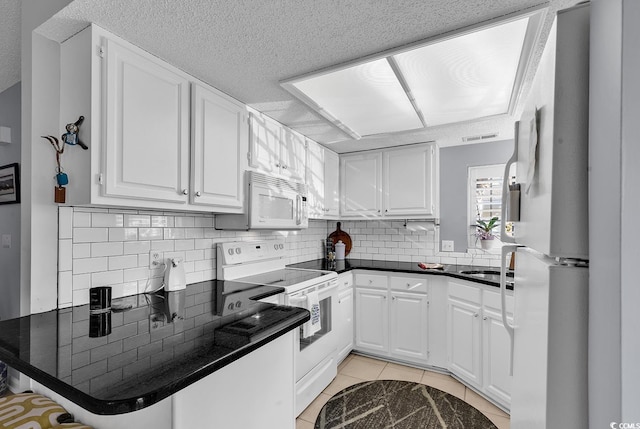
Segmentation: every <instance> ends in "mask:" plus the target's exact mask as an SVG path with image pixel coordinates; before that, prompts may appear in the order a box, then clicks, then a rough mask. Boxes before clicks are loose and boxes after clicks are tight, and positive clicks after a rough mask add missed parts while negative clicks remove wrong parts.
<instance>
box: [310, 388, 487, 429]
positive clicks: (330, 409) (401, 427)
mask: <svg viewBox="0 0 640 429" xmlns="http://www.w3.org/2000/svg"><path fill="white" fill-rule="evenodd" d="M338 428H340V429H342V428H344V429H383V428H384V429H432V428H438V429H442V428H447V429H497V428H496V426H495V425H494V424H493V423H491V421H490V420H489V419H488V418H487V417H485V416H484V415H483V414H482V413H481V412H480V411H478V410H476V409H475V408H473V407H472V406H471V405H469V404H467V403H466V402H464V401H463V400H461V399H458V398H456V397H455V396H453V395H450V394H448V393H446V392H443V391H441V390H438V389H436V388H433V387H430V386H426V385H424V384H419V383H411V382H408V381H398V380H376V381H367V382H364V383H359V384H355V385H353V386H350V387H347V388H346V389H344V390H342V391H340V392H338V393H336V394H335V395H334V396H333V397H332V398H331V399H329V401H328V402H327V403H326V404H325V406H324V407H322V410H320V414H319V415H318V418H317V419H316V424H315V426H314V429H338Z"/></svg>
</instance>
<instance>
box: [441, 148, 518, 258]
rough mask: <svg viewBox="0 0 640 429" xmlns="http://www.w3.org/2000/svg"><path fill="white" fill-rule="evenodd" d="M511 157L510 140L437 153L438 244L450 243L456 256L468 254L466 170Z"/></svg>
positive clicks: (447, 149)
mask: <svg viewBox="0 0 640 429" xmlns="http://www.w3.org/2000/svg"><path fill="white" fill-rule="evenodd" d="M512 153H513V140H503V141H497V142H488V143H476V144H469V145H463V146H451V147H444V148H441V149H440V240H453V241H454V250H455V251H456V252H466V251H467V231H468V224H467V223H468V220H467V212H468V210H469V209H468V207H467V170H468V168H469V167H473V166H478V165H492V164H503V163H506V162H507V161H508V160H509V157H510V156H511V154H512Z"/></svg>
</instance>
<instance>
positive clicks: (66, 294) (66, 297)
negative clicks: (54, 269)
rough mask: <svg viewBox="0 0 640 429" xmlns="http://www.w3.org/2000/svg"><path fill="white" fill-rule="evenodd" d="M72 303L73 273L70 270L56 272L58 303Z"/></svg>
mask: <svg viewBox="0 0 640 429" xmlns="http://www.w3.org/2000/svg"><path fill="white" fill-rule="evenodd" d="M72 303H73V274H72V272H71V271H60V272H59V273H58V305H61V304H72Z"/></svg>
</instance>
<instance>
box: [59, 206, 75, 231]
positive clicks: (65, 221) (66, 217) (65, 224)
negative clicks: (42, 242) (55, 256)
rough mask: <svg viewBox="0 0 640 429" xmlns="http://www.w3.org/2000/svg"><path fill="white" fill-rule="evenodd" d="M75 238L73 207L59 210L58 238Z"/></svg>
mask: <svg viewBox="0 0 640 429" xmlns="http://www.w3.org/2000/svg"><path fill="white" fill-rule="evenodd" d="M71 237H73V207H59V208H58V238H71Z"/></svg>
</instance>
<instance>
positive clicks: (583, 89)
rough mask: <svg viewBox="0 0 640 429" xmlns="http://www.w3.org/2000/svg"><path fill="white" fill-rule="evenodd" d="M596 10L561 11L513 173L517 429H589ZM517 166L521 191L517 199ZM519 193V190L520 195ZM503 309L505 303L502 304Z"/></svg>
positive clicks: (520, 134)
mask: <svg viewBox="0 0 640 429" xmlns="http://www.w3.org/2000/svg"><path fill="white" fill-rule="evenodd" d="M588 119H589V5H588V4H585V5H579V6H575V7H573V8H570V9H566V10H564V11H560V12H558V15H557V17H556V20H555V22H554V26H553V28H552V30H551V33H550V35H549V39H548V41H547V43H546V46H545V49H544V52H543V54H542V57H541V61H540V64H539V68H538V71H537V73H536V77H535V79H534V82H533V84H532V87H531V91H530V93H529V95H528V98H527V102H526V107H525V109H524V111H523V114H522V116H521V118H520V121H519V122H518V124H516V145H515V150H514V155H513V156H512V158H511V160H510V161H509V163H508V164H507V167H506V171H505V184H504V186H505V189H504V190H505V192H504V198H505V201H504V202H503V219H509V217H508V216H511V217H512V219H513V220H514V236H513V238H512V239H511V240H509V239H508V238H504V237H506V232H505V231H504V225H505V224H506V222H502V223H503V238H504V239H503V241H507V242H508V241H511V244H509V245H506V246H504V247H503V254H502V256H503V257H502V273H503V275H502V282H501V283H502V293H503V296H504V287H505V286H504V280H505V275H504V273H505V271H506V267H505V265H506V260H507V255H508V254H509V253H510V252H512V251H515V253H516V256H515V276H514V279H515V286H514V297H515V311H514V319H513V325H511V324H510V323H509V321H508V320H507V318H506V316H505V315H503V322H504V323H505V327H506V328H507V330H508V331H509V333H510V335H511V338H512V356H511V362H512V370H513V380H512V395H511V428H512V429H528V428H531V429H534V428H535V429H545V428H549V429H556V428H583V427H588V402H587V336H588V286H589V269H588V259H589V255H588V245H589V240H588V187H587V183H588V181H587V176H588V171H587V170H588ZM511 164H516V173H515V175H516V182H517V183H519V184H520V189H519V193H520V202H519V214H518V213H517V212H518V210H517V207H516V205H517V200H514V198H513V195H512V196H511V198H510V195H509V192H507V191H508V189H507V186H508V184H507V178H508V177H510V173H509V171H510V166H511ZM512 190H515V187H514V188H513V189H512ZM503 308H504V298H503Z"/></svg>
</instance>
